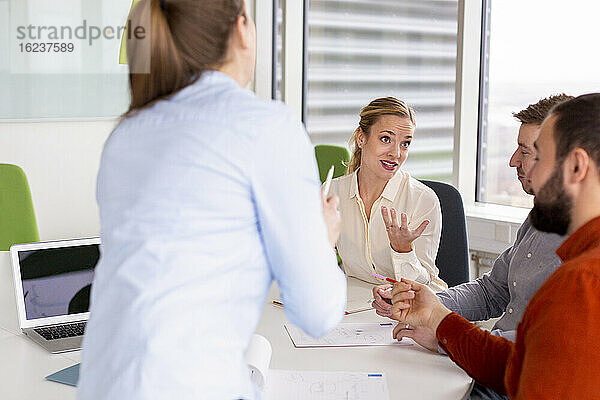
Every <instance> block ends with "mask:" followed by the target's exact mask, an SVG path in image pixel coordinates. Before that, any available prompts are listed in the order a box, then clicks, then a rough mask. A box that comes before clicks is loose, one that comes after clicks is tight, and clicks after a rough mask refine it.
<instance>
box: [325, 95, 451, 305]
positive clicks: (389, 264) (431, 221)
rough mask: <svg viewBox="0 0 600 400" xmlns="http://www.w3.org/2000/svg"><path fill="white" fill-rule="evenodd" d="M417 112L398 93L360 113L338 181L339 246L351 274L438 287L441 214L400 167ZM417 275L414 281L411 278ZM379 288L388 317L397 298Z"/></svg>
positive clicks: (428, 191) (435, 202)
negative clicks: (349, 155) (390, 301)
mask: <svg viewBox="0 0 600 400" xmlns="http://www.w3.org/2000/svg"><path fill="white" fill-rule="evenodd" d="M414 114H415V113H414V110H413V109H412V108H410V107H409V106H407V105H406V104H405V103H404V102H403V101H401V100H398V99H395V98H393V97H385V98H379V99H375V100H373V101H372V102H371V103H369V104H368V105H367V106H366V107H364V108H363V109H362V110H361V112H360V122H359V126H358V127H357V128H356V130H355V131H354V134H353V136H352V138H351V139H350V142H351V146H353V147H354V150H353V154H352V159H351V160H350V163H349V165H348V173H347V175H346V176H343V177H340V178H337V179H334V180H333V181H332V185H331V188H332V193H335V194H337V196H338V197H339V198H340V214H341V216H342V231H341V233H340V237H339V239H338V241H337V245H336V247H337V250H338V253H339V255H340V257H341V259H342V264H343V268H344V271H345V272H346V275H348V276H354V277H356V278H359V279H361V280H364V281H367V282H371V283H379V282H381V281H379V280H378V279H377V278H374V277H373V276H371V274H372V273H376V274H379V275H383V276H386V277H390V278H393V279H396V280H398V281H399V280H400V278H406V279H411V280H415V281H417V282H419V283H424V284H426V285H427V286H429V287H430V288H432V289H433V290H434V291H441V290H444V289H446V288H447V287H448V286H447V285H446V283H445V282H444V281H442V280H441V279H440V278H439V276H438V272H439V271H438V269H437V268H436V266H435V258H436V255H437V251H438V245H439V242H440V234H441V226H442V215H441V209H440V203H439V200H438V198H437V196H436V194H435V192H433V190H431V189H430V188H429V187H427V186H425V185H424V184H422V183H421V182H419V181H418V180H416V179H414V178H412V177H410V176H409V174H408V173H407V172H404V171H402V170H401V169H400V167H401V166H402V164H403V163H404V161H405V160H406V158H407V156H408V149H409V146H410V144H411V142H412V140H413V136H414V134H415V126H416V124H415V115H414ZM409 277H410V278H409ZM390 287H391V285H379V286H376V287H375V288H374V290H373V295H374V297H375V301H374V303H373V305H374V307H375V308H376V310H377V312H378V314H380V315H384V316H389V315H390V313H389V311H390V308H391V304H388V303H387V302H385V301H384V300H383V299H382V297H384V298H388V299H389V298H391V296H390V292H384V290H386V289H388V288H390Z"/></svg>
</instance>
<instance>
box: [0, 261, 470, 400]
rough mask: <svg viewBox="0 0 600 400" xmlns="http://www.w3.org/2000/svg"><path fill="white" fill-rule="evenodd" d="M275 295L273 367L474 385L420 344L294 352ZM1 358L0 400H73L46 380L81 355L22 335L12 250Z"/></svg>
mask: <svg viewBox="0 0 600 400" xmlns="http://www.w3.org/2000/svg"><path fill="white" fill-rule="evenodd" d="M369 293H370V285H368V284H366V283H364V282H360V281H357V280H354V279H351V280H349V288H348V297H349V298H350V299H353V298H366V297H367V296H369ZM276 295H277V293H276V287H275V286H274V287H273V288H272V289H271V291H270V293H269V297H268V302H267V304H266V305H265V309H264V312H263V315H262V318H261V320H260V323H259V325H258V329H257V333H260V334H261V335H263V336H265V337H266V338H267V339H269V341H270V342H271V345H272V347H273V356H272V359H271V368H273V369H291V370H325V371H327V370H330V371H375V370H377V371H383V372H384V373H385V374H386V376H387V383H388V388H389V391H390V399H400V398H410V399H460V398H462V397H463V396H464V395H465V393H466V392H467V390H468V388H469V387H470V384H471V379H470V378H469V377H468V376H467V375H466V374H465V373H464V372H463V371H462V370H461V369H460V368H458V367H457V366H456V365H454V363H453V362H452V361H451V360H450V359H449V358H448V357H445V356H441V355H436V354H433V353H431V352H429V351H427V350H424V349H422V348H420V347H418V346H416V345H415V346H371V347H353V348H320V349H306V348H304V349H296V348H295V347H294V345H293V343H292V341H291V340H290V338H289V336H288V335H287V333H286V331H285V328H284V327H283V324H284V323H285V322H286V319H285V314H284V310H283V309H281V308H277V307H275V306H273V305H272V304H271V302H270V301H271V300H272V299H273V298H274V297H276ZM380 320H383V318H381V317H379V316H377V314H375V312H374V311H366V312H361V313H357V314H353V315H348V316H346V317H344V321H346V322H376V321H380ZM386 322H389V321H387V320H386ZM0 355H1V357H2V360H1V361H0V399H23V400H29V399H31V400H33V399H35V400H38V399H40V398H43V399H44V400H53V399H56V400H68V399H74V398H75V388H73V387H70V386H66V385H61V384H58V383H54V382H48V381H46V380H45V379H44V377H45V376H47V375H49V374H52V373H54V372H56V371H58V370H60V369H62V368H66V367H68V366H71V365H73V364H75V363H77V362H79V361H80V359H81V355H80V352H79V351H75V352H69V353H63V354H49V353H48V352H46V351H45V350H44V349H42V348H41V347H40V346H38V345H37V344H35V343H34V342H32V341H30V340H29V339H27V338H26V337H25V336H24V335H22V334H21V333H20V330H19V326H18V320H17V311H16V305H15V298H14V291H13V283H12V271H11V267H10V257H9V253H8V252H0Z"/></svg>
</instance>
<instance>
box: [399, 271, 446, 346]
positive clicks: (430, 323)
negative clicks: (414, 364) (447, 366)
mask: <svg viewBox="0 0 600 400" xmlns="http://www.w3.org/2000/svg"><path fill="white" fill-rule="evenodd" d="M391 301H392V305H391V308H390V311H389V313H390V318H392V319H395V320H397V321H399V322H400V323H399V324H398V326H396V328H395V329H394V337H395V338H396V339H398V340H401V339H402V338H403V337H410V338H412V339H413V340H415V341H416V342H417V343H419V344H420V345H422V346H423V347H425V348H428V349H429V350H431V351H437V340H436V338H435V332H436V331H437V327H438V325H439V324H440V322H441V321H442V320H443V319H444V318H445V317H446V316H447V315H448V314H450V310H448V309H447V308H446V307H445V306H444V305H443V304H442V303H441V302H440V301H439V299H438V297H437V296H436V295H435V293H434V292H433V291H432V290H431V289H430V288H429V287H427V286H426V285H423V284H420V283H417V282H413V281H409V280H407V279H402V280H401V282H398V283H396V284H395V285H394V287H393V289H392V292H391Z"/></svg>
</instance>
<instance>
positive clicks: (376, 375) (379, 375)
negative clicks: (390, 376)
mask: <svg viewBox="0 0 600 400" xmlns="http://www.w3.org/2000/svg"><path fill="white" fill-rule="evenodd" d="M367 376H369V377H371V376H374V377H382V376H383V375H381V374H368V375H367Z"/></svg>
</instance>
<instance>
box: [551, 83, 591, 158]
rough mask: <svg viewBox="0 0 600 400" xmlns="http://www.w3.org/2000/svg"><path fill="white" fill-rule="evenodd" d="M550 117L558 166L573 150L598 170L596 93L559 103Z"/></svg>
mask: <svg viewBox="0 0 600 400" xmlns="http://www.w3.org/2000/svg"><path fill="white" fill-rule="evenodd" d="M550 114H551V115H552V116H555V117H556V120H555V121H554V140H555V142H556V160H557V161H558V162H559V163H560V162H562V161H563V160H564V159H565V157H566V156H567V155H568V154H569V153H570V152H571V151H572V150H573V149H575V148H576V147H579V148H581V149H583V150H585V151H586V152H587V153H588V154H589V155H590V158H591V159H592V160H594V162H595V163H596V166H598V167H600V93H590V94H584V95H582V96H579V97H576V98H574V99H573V100H569V101H566V102H564V103H560V104H558V105H556V106H554V108H552V110H550Z"/></svg>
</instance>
